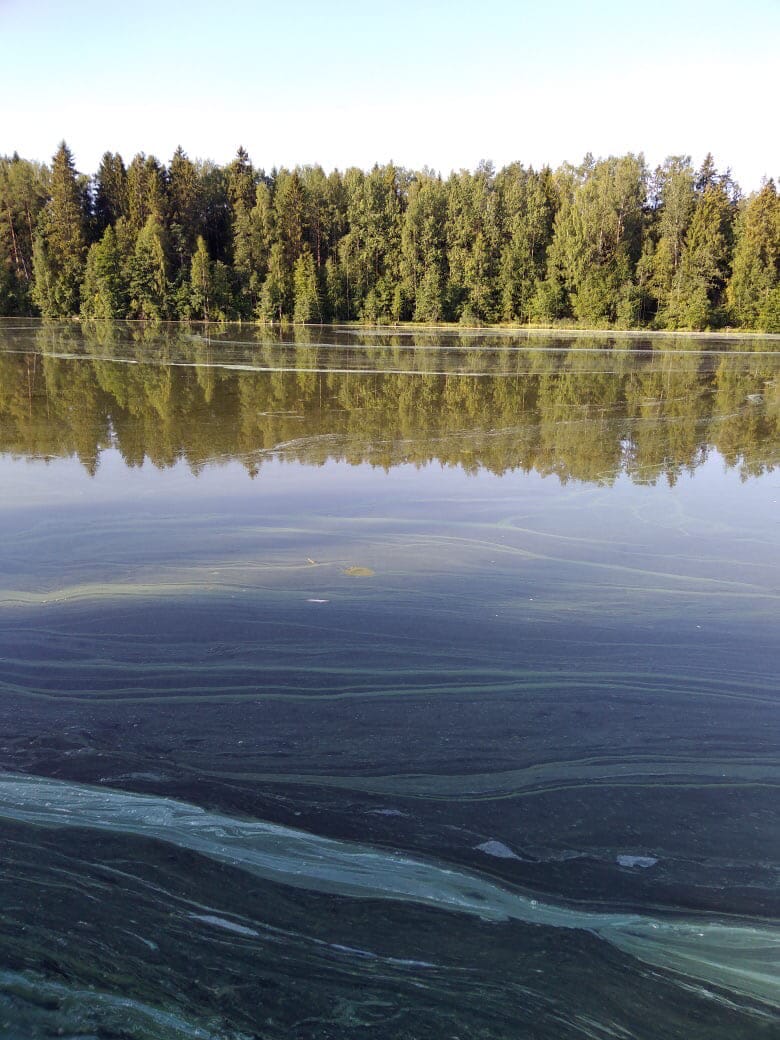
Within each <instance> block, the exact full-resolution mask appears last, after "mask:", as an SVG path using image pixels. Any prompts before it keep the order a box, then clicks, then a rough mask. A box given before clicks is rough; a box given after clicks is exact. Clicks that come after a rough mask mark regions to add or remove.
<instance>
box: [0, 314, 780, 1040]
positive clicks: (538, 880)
mask: <svg viewBox="0 0 780 1040" xmlns="http://www.w3.org/2000/svg"><path fill="white" fill-rule="evenodd" d="M779 427H780V342H779V341H778V340H777V339H771V338H756V339H752V340H734V339H729V338H725V337H724V338H718V337H708V338H706V339H696V338H691V337H675V338H668V337H663V338H661V337H659V338H642V337H633V336H626V337H620V336H615V337H587V336H581V335H574V334H571V335H569V336H568V337H565V336H560V337H553V336H549V335H544V334H523V335H520V334H508V333H490V334H488V333H485V334H479V333H464V334H456V333H441V332H433V331H419V332H418V331H416V332H408V331H405V330H403V331H402V330H380V329H374V330H357V329H346V328H343V329H329V328H326V329H322V330H320V329H316V330H315V329H299V330H289V331H288V332H282V333H279V332H278V331H276V332H274V331H271V330H262V329H261V330H257V329H246V328H243V329H242V328H237V327H225V328H224V329H221V330H220V331H219V332H217V333H215V332H214V331H213V330H206V329H204V328H191V329H184V328H179V327H174V326H170V327H165V326H164V327H162V328H156V329H151V328H144V327H142V326H102V327H100V326H98V327H94V328H80V327H78V326H42V325H40V324H39V323H37V322H33V321H18V320H13V321H10V320H8V321H5V322H3V323H2V324H1V325H0V487H1V488H2V495H0V666H1V667H0V688H1V689H2V696H1V697H0V748H1V749H2V758H1V759H0V765H1V768H2V772H0V842H1V843H2V846H1V849H0V851H1V852H2V871H0V884H2V892H0V944H1V947H2V959H1V960H0V1035H1V1036H3V1038H5V1037H8V1038H9V1040H17V1038H19V1040H27V1038H30V1040H36V1038H38V1037H40V1038H43V1037H49V1036H52V1035H60V1036H66V1037H71V1038H79V1040H82V1038H85V1037H100V1038H103V1037H105V1038H109V1037H111V1038H115V1037H122V1038H125V1037H126V1038H149V1040H152V1038H153V1040H158V1038H159V1040H167V1038H169V1037H170V1038H179V1037H193V1038H195V1037H197V1038H200V1037H204V1038H222V1040H239V1038H250V1037H251V1038H255V1037H262V1038H264V1040H265V1038H268V1040H270V1038H280V1040H281V1038H288V1037H289V1038H300V1040H304V1038H334V1040H336V1038H338V1040H341V1038H362V1037H365V1036H368V1035H371V1036H372V1037H376V1038H377V1040H385V1038H387V1040H390V1038H399V1040H400V1038H410V1040H416V1038H421V1040H423V1038H431V1040H433V1038H436V1040H438V1038H442V1040H452V1038H461V1040H465V1038H472V1037H478V1038H491V1040H492V1038H496V1040H498V1038H501V1040H503V1038H508V1037H526V1036H527V1037H533V1038H540V1040H542V1038H543V1040H547V1038H550V1040H569V1038H572V1040H573V1038H579V1037H588V1038H596V1040H601V1038H612V1037H616V1038H637V1040H645V1038H647V1040H651V1038H652V1040H655V1038H658V1037H664V1038H671V1037H680V1038H685V1040H698V1038H702V1040H704V1038H707V1040H709V1038H713V1040H719V1038H721V1037H722V1038H724V1040H725V1038H729V1040H733V1038H743V1037H744V1038H753V1037H767V1038H770V1037H775V1036H780V925H778V908H779V907H780V897H779V894H778V879H779V876H780V823H779V821H778V808H777V806H778V801H779V800H778V793H779V792H778V787H780V750H779V749H780V742H779V741H778V738H779V737H780V703H779V700H778V685H777V674H778V663H779V662H778V658H779V657H780V655H779V654H778V638H777V637H778V605H779V603H780V589H779V587H778V586H779V583H778V573H779V572H780V564H778V560H780V555H779V554H778V551H777V549H778V547H777V533H778V516H780V511H779V510H778V503H779V502H780V480H779V478H778V471H777V466H778V462H780V437H778V428H779Z"/></svg>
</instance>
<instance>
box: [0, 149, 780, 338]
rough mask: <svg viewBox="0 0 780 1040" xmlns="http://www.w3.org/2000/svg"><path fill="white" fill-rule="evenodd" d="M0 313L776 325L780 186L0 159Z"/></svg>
mask: <svg viewBox="0 0 780 1040" xmlns="http://www.w3.org/2000/svg"><path fill="white" fill-rule="evenodd" d="M0 314H2V315H41V316H43V317H44V318H64V317H69V316H81V317H83V318H87V319H119V318H130V319H146V320H164V319H174V320H176V319H178V320H188V319H192V320H207V321H212V320H261V321H284V320H288V321H293V322H296V323H307V322H315V323H316V322H324V321H333V322H341V321H361V322H366V323H373V322H400V321H415V322H423V323H436V322H460V323H461V324H464V325H485V324H491V323H521V324H526V323H532V324H537V325H551V324H556V323H567V324H572V325H581V326H590V327H616V328H657V329H692V330H701V329H715V328H724V327H730V328H743V329H751V330H758V331H764V332H780V198H778V193H777V189H776V186H775V183H774V181H772V180H768V181H766V182H765V183H764V184H763V186H762V187H761V188H760V190H758V191H756V192H754V193H753V194H751V195H748V196H745V195H743V193H742V192H741V191H740V188H739V186H738V185H737V184H736V183H735V182H734V180H733V179H732V177H731V175H730V173H729V172H728V171H726V172H720V171H719V170H718V169H717V168H716V165H715V163H714V161H713V159H712V156H709V155H708V156H707V158H706V159H705V161H704V163H703V164H702V166H701V167H700V168H699V169H695V168H694V167H693V166H692V164H691V161H690V159H689V158H688V157H686V156H674V157H670V158H668V159H667V160H666V161H665V162H664V163H663V165H661V166H659V167H658V168H656V169H654V170H651V169H649V168H648V166H647V164H646V162H645V160H644V158H643V156H642V155H632V154H629V155H624V156H619V157H610V158H607V159H593V158H592V157H591V156H586V158H585V160H584V161H583V163H582V164H581V165H580V166H576V167H575V166H571V165H569V164H564V165H563V166H561V167H560V168H558V169H556V170H552V169H550V168H548V167H544V168H542V169H541V170H535V169H533V168H527V167H524V166H523V165H522V164H520V163H513V164H512V165H509V166H506V167H504V168H502V169H500V170H495V169H494V168H493V166H492V164H490V163H481V164H480V165H479V166H478V167H477V169H476V170H475V171H473V172H471V171H465V170H462V171H460V172H458V173H452V174H451V175H450V176H449V177H447V178H442V177H441V176H439V175H438V174H436V173H435V172H433V171H432V170H429V169H423V170H422V171H411V170H406V169H402V168H399V167H397V166H394V165H393V164H388V165H384V166H375V167H374V168H373V169H372V170H371V171H370V172H365V171H363V170H360V169H356V168H351V169H348V170H346V171H344V172H341V171H338V170H336V171H334V172H332V173H330V174H326V173H325V172H324V170H323V169H322V168H321V167H319V166H305V167H296V168H295V169H294V170H287V169H279V170H276V169H275V170H272V171H271V172H270V173H266V172H264V171H263V170H258V169H256V168H255V167H254V166H253V164H252V162H251V160H250V158H249V156H248V155H247V153H246V152H245V151H244V150H243V149H242V148H240V149H239V150H238V152H237V154H236V157H235V159H234V160H233V161H232V162H231V163H230V164H229V165H227V166H225V167H220V166H218V165H216V164H215V163H212V162H201V161H197V162H195V161H193V160H191V159H190V158H188V156H187V155H186V153H185V152H184V151H183V150H182V149H181V148H179V149H177V151H176V153H175V154H174V156H173V158H172V159H171V160H170V162H169V163H168V164H167V165H166V164H164V163H162V162H160V161H159V160H158V159H156V158H155V157H154V156H147V155H144V154H139V155H136V156H135V157H134V158H133V160H132V161H131V162H130V164H129V165H128V166H126V165H125V163H124V161H123V159H122V157H121V156H120V155H119V154H114V153H111V152H106V154H105V155H104V156H103V159H102V161H101V163H100V167H99V169H98V170H97V172H96V173H95V175H94V176H91V177H90V176H86V175H84V174H81V173H79V172H78V171H77V170H76V166H75V162H74V158H73V156H72V154H71V152H70V150H69V149H68V147H67V145H66V144H65V143H64V142H63V143H62V144H61V145H60V147H59V148H58V150H57V152H56V154H55V155H54V157H53V159H52V163H51V166H46V165H43V164H41V163H37V162H31V161H27V160H25V159H22V158H20V157H19V156H18V155H13V156H12V157H10V158H8V157H0Z"/></svg>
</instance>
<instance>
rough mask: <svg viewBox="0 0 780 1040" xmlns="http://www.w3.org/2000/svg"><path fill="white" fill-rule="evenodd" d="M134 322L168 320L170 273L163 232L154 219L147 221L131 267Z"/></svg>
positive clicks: (130, 278)
mask: <svg viewBox="0 0 780 1040" xmlns="http://www.w3.org/2000/svg"><path fill="white" fill-rule="evenodd" d="M129 282H130V285H129V289H130V313H129V317H132V318H145V319H151V320H153V321H159V320H161V319H162V318H166V317H168V288H169V285H168V270H167V263H166V259H165V249H164V247H163V241H162V229H161V227H160V224H159V222H158V220H157V219H156V218H155V217H154V216H150V217H148V218H147V220H146V223H145V224H144V226H143V228H142V229H141V233H140V234H139V235H138V238H137V240H136V243H135V250H134V252H133V256H132V258H131V260H130V263H129Z"/></svg>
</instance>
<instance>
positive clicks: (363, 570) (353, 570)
mask: <svg viewBox="0 0 780 1040" xmlns="http://www.w3.org/2000/svg"><path fill="white" fill-rule="evenodd" d="M341 573H342V574H346V576H347V577H348V578H373V577H374V574H375V573H376V572H375V571H372V570H371V568H370V567H345V568H344V570H343V571H342V572H341Z"/></svg>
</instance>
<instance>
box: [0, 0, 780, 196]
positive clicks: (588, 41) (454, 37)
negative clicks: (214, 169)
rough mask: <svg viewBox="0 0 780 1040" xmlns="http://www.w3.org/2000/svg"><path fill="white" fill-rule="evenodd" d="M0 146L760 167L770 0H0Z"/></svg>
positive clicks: (767, 117) (779, 154)
mask: <svg viewBox="0 0 780 1040" xmlns="http://www.w3.org/2000/svg"><path fill="white" fill-rule="evenodd" d="M0 39H2V45H3V46H2V50H3V61H2V63H0V92H1V93H0V96H2V98H3V110H2V113H0V153H4V154H10V153H12V152H13V151H18V152H19V154H20V155H22V156H24V157H25V158H29V159H40V160H44V161H48V160H49V159H50V157H51V155H52V154H53V152H54V150H55V148H56V147H57V144H58V143H59V141H60V140H61V139H63V138H64V139H65V140H66V141H67V142H68V144H69V145H70V147H71V149H72V151H73V152H74V154H75V158H76V163H77V166H78V168H79V169H80V170H82V171H84V172H87V173H92V172H94V171H95V170H96V169H97V166H98V163H99V161H100V157H101V155H102V154H103V152H104V151H106V150H110V151H119V152H120V153H121V154H122V156H123V157H124V159H125V161H126V162H129V161H130V159H131V158H132V156H133V155H134V154H135V153H136V152H139V151H144V152H146V153H147V154H150V153H151V154H155V155H156V156H157V157H158V158H159V159H161V160H163V161H168V160H169V159H170V157H171V155H172V154H173V152H174V150H175V148H176V146H177V145H179V144H181V145H182V146H183V148H184V149H185V151H186V152H187V154H188V155H189V156H190V157H191V158H203V159H206V158H210V159H214V160H215V161H217V162H219V163H220V164H222V163H226V162H229V161H230V159H231V158H232V157H233V155H234V154H235V151H236V149H237V147H238V145H239V144H242V145H243V146H244V147H245V148H246V149H247V151H248V152H249V154H250V156H251V157H252V160H253V161H254V163H255V165H256V166H258V167H264V168H265V169H267V170H268V169H270V168H271V167H273V166H283V165H284V166H293V165H295V164H297V163H301V164H303V163H320V164H321V165H322V166H324V167H325V168H326V169H332V168H334V167H339V168H341V169H344V168H346V167H347V166H352V165H355V166H360V167H363V168H369V167H370V166H372V165H373V164H374V163H375V162H387V161H389V160H391V159H392V160H393V161H394V162H396V163H398V164H399V165H402V166H408V167H413V168H421V167H422V166H429V167H432V168H433V169H435V170H439V171H440V172H442V173H443V174H445V175H446V174H447V173H449V171H450V170H451V169H459V168H461V167H467V168H473V167H474V166H476V164H477V163H478V162H479V160H480V159H492V160H493V161H494V162H495V164H496V165H497V166H502V165H504V164H506V163H508V162H512V161H514V160H519V161H521V162H523V163H525V164H526V165H534V166H537V167H538V166H541V165H543V164H544V163H549V164H551V165H552V166H557V165H558V164H559V163H561V162H562V161H564V160H569V161H571V162H574V163H578V162H580V161H581V159H582V157H583V156H584V154H585V153H586V152H587V151H590V152H592V153H593V154H594V155H596V156H597V157H598V156H606V155H609V154H623V153H625V152H629V151H633V152H639V151H642V152H644V154H645V156H646V157H647V160H648V162H649V163H650V164H651V165H655V164H656V163H659V162H661V161H662V160H663V159H664V158H665V157H666V156H667V155H672V154H688V155H691V156H692V158H693V161H694V163H695V164H697V165H698V164H699V163H700V162H701V160H702V158H703V157H704V155H705V154H706V152H707V151H711V152H712V153H713V154H714V156H715V159H716V162H717V165H718V167H719V168H721V169H724V168H725V167H727V166H730V167H731V169H732V171H733V174H734V176H735V177H736V179H737V180H738V181H739V183H740V184H741V185H742V187H743V189H744V190H745V191H751V190H753V189H755V188H758V187H759V186H760V183H761V179H762V177H763V176H774V177H775V178H777V177H778V175H780V147H779V146H778V137H777V102H778V83H779V82H780V76H779V75H778V54H779V53H780V0H745V2H744V3H743V5H742V6H736V5H734V4H733V2H730V3H725V2H722V0H708V2H704V0H701V2H692V0H678V2H673V0H659V2H658V3H655V4H652V5H639V4H630V3H626V2H625V0H622V2H618V0H602V2H598V0H595V2H593V3H590V4H585V3H582V0H578V2H575V0H562V2H557V3H555V2H553V3H547V4H544V3H540V2H539V0H494V2H493V3H492V4H475V3H474V2H473V0H469V2H463V0H449V2H440V0H434V2H431V3H425V2H424V0H418V2H416V3H415V2H411V0H396V2H394V3H392V4H390V3H381V2H377V3H373V4H369V3H366V0H331V2H330V3H327V4H325V3H322V2H321V0H299V2H298V3H296V4H290V3H286V4H285V3H278V0H277V2H276V3H273V4H272V3H266V2H262V0H260V2H257V0H237V2H229V0H228V2H226V3H223V4H214V3H213V2H207V0H188V2H184V0H155V2H152V0H135V2H134V3H132V4H122V5H121V9H118V10H113V9H111V6H110V5H108V4H106V3H105V2H104V0H101V3H98V2H97V0H82V2H81V3H79V4H64V3H62V2H61V0H0Z"/></svg>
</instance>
